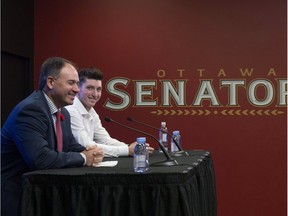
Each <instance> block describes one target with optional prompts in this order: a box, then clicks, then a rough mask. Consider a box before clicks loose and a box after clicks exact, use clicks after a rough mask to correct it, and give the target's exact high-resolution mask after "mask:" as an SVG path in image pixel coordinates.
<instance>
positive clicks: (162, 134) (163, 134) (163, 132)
mask: <svg viewBox="0 0 288 216" xmlns="http://www.w3.org/2000/svg"><path fill="white" fill-rule="evenodd" d="M167 133H168V128H167V126H166V122H161V128H160V130H159V142H160V143H162V145H163V146H164V148H165V149H166V150H167V151H168V136H167ZM160 152H162V150H161V149H160Z"/></svg>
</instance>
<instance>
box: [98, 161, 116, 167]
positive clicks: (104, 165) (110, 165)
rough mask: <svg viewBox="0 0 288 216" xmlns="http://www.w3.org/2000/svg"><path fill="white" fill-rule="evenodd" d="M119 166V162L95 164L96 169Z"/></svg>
mask: <svg viewBox="0 0 288 216" xmlns="http://www.w3.org/2000/svg"><path fill="white" fill-rule="evenodd" d="M117 164H118V161H103V162H101V163H99V164H93V166H94V167H114V166H116V165H117Z"/></svg>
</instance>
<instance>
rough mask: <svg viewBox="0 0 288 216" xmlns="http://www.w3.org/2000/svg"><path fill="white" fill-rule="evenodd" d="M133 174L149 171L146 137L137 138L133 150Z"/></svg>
mask: <svg viewBox="0 0 288 216" xmlns="http://www.w3.org/2000/svg"><path fill="white" fill-rule="evenodd" d="M133 166H134V172H137V173H144V172H147V170H148V169H149V157H148V150H147V147H146V137H138V138H137V144H136V145H135V148H134V162H133Z"/></svg>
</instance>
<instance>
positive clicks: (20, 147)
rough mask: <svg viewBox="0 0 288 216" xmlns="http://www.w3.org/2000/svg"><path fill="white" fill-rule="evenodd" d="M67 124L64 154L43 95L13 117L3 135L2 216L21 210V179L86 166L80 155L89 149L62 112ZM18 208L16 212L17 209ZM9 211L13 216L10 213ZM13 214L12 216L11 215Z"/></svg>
mask: <svg viewBox="0 0 288 216" xmlns="http://www.w3.org/2000/svg"><path fill="white" fill-rule="evenodd" d="M61 112H62V114H63V115H64V120H63V121H62V122H61V127H62V133H63V152H60V153H59V152H57V151H56V150H55V149H56V144H57V143H56V135H55V130H54V124H53V119H52V116H51V114H50V109H49V106H48V104H47V101H46V98H45V96H44V94H43V92H42V91H35V92H33V93H32V94H31V95H30V96H28V97H27V98H26V99H24V100H23V101H21V102H20V103H19V104H18V105H17V106H16V107H15V108H14V109H13V111H12V112H11V113H10V115H9V117H8V119H7V120H6V122H5V124H4V125H3V128H2V132H1V192H2V193H1V194H2V199H1V201H2V203H1V204H2V207H1V212H2V215H6V214H7V215H10V216H11V215H13V213H12V212H11V211H13V210H15V208H16V210H17V208H18V209H19V206H18V203H19V200H20V196H21V175H22V174H23V173H25V172H29V171H33V170H38V169H55V168H65V167H76V166H78V167H79V166H83V164H84V158H83V157H82V156H81V154H80V152H81V151H83V150H84V149H85V148H84V147H83V146H82V145H80V144H78V143H77V142H76V140H75V138H74V137H73V135H72V132H71V127H70V115H69V113H68V111H67V110H66V109H65V108H62V109H61ZM13 208H14V209H13ZM6 210H8V211H9V212H7V211H6ZM8 213H9V214H8Z"/></svg>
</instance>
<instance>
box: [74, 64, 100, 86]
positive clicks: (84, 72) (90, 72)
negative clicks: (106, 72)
mask: <svg viewBox="0 0 288 216" xmlns="http://www.w3.org/2000/svg"><path fill="white" fill-rule="evenodd" d="M78 75H79V82H80V85H82V83H83V82H85V81H86V79H95V80H103V73H102V71H100V70H99V69H98V68H95V67H90V68H83V69H80V71H79V72H78Z"/></svg>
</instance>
